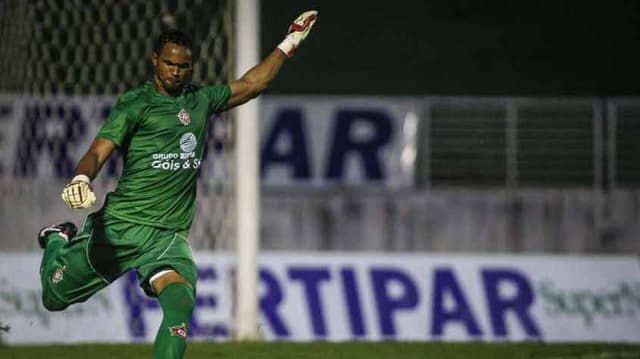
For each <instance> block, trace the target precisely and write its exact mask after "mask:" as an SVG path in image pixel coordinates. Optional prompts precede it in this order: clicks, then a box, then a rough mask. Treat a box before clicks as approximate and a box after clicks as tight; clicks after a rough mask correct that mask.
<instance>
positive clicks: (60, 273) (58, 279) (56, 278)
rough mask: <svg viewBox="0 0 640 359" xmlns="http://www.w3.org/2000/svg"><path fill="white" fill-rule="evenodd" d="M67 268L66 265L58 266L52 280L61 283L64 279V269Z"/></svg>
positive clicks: (54, 282)
mask: <svg viewBox="0 0 640 359" xmlns="http://www.w3.org/2000/svg"><path fill="white" fill-rule="evenodd" d="M65 269H67V268H66V267H62V268H60V267H58V268H56V271H55V272H53V275H52V276H51V281H52V282H53V284H58V283H60V282H61V281H62V280H63V279H64V270H65Z"/></svg>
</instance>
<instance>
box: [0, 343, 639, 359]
mask: <svg viewBox="0 0 640 359" xmlns="http://www.w3.org/2000/svg"><path fill="white" fill-rule="evenodd" d="M150 357H151V345H145V344H133V345H106V344H99V345H98V344H95V345H93V344H91V345H70V346H0V358H2V359H14V358H15V359H23V358H24V359H27V358H28V359H32V358H42V359H45V358H46V359H56V358H61V359H62V358H64V359H68V358H71V359H73V358H82V359H85V358H89V359H103V358H104V359H111V358H150ZM186 358H190V359H198V358H203V359H204V358H207V359H212V358H225V359H226V358H284V359H286V358H301V359H316V358H317V359H320V358H323V359H324V358H345V359H346V358H349V359H359V358H361V359H383V358H389V359H391V358H394V359H396V358H402V359H405V358H406V359H414V358H415V359H418V358H420V359H425V358H437V359H458V358H460V359H462V358H465V359H466V358H473V359H485V358H486V359H489V358H491V359H502V358H531V359H543V358H544V359H578V358H579V359H618V358H622V359H636V358H640V345H630V344H543V343H517V344H516V343H510V344H506V343H505V344H488V343H415V342H412V343H404V342H393V343H390V342H387V343H335V344H334V343H301V344H296V343H190V344H189V348H188V350H187V355H186Z"/></svg>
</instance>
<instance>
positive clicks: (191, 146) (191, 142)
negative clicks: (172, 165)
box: [180, 132, 198, 152]
mask: <svg viewBox="0 0 640 359" xmlns="http://www.w3.org/2000/svg"><path fill="white" fill-rule="evenodd" d="M197 145H198V140H197V139H196V135H194V134H193V133H191V132H187V133H185V134H184V135H182V137H180V149H181V150H182V152H193V150H195V149H196V146H197Z"/></svg>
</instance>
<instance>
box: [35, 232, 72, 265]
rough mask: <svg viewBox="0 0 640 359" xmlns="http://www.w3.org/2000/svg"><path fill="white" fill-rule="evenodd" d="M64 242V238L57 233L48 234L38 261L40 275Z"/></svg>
mask: <svg viewBox="0 0 640 359" xmlns="http://www.w3.org/2000/svg"><path fill="white" fill-rule="evenodd" d="M65 243H66V241H65V240H64V238H62V237H60V236H59V235H58V234H56V233H52V234H50V235H49V237H48V238H47V246H46V247H45V249H44V253H43V254H42V261H41V262H40V275H42V272H43V270H46V269H47V268H46V266H47V265H48V264H50V263H51V261H52V259H53V258H55V257H56V256H57V255H58V253H59V252H60V249H61V248H62V247H64V244H65Z"/></svg>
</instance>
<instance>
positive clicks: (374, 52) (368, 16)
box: [261, 0, 640, 96]
mask: <svg viewBox="0 0 640 359" xmlns="http://www.w3.org/2000/svg"><path fill="white" fill-rule="evenodd" d="M307 9H317V10H319V12H320V16H319V20H318V22H317V24H316V27H315V28H314V30H313V31H312V33H311V34H310V36H309V38H307V40H306V42H305V43H304V44H303V47H302V48H301V49H300V51H299V52H298V53H297V54H296V56H295V57H294V58H293V59H292V60H291V61H289V63H288V64H287V65H286V69H285V70H284V71H283V72H282V73H281V74H280V75H279V77H278V78H277V79H276V80H275V81H274V83H273V84H272V87H271V88H270V90H269V93H270V94H385V95H389V94H395V95H401V94H406V95H423V94H426V95H532V96H567V95H576V96H619V95H638V94H640V91H639V86H638V83H639V82H640V81H638V80H640V66H639V65H640V52H639V51H638V45H639V44H640V1H623V0H614V1H541V0H537V1H522V0H493V1H480V0H448V1H445V0H432V1H430V0H423V1H419V0H401V1H362V0H357V1H346V0H345V1H336V0H325V1H299V0H295V1H294V0H290V1H285V0H266V1H263V2H262V7H261V22H262V30H263V31H262V39H261V40H262V41H261V46H262V54H263V55H266V54H267V53H268V52H269V51H271V50H272V49H273V48H274V47H275V46H276V45H277V43H278V42H279V41H280V40H281V39H282V37H283V35H284V33H285V32H286V29H287V26H288V24H289V23H290V22H291V20H292V19H293V18H295V17H296V16H297V15H298V14H299V13H301V12H302V11H304V10H307Z"/></svg>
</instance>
